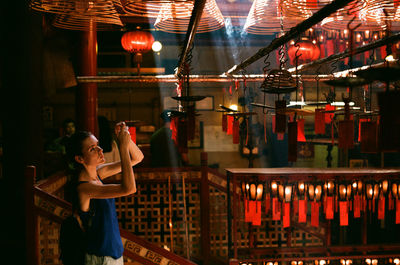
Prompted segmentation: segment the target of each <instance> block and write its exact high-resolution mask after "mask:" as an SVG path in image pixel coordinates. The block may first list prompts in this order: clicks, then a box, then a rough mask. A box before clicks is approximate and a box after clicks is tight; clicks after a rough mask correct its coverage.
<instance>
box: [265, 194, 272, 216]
mask: <svg viewBox="0 0 400 265" xmlns="http://www.w3.org/2000/svg"><path fill="white" fill-rule="evenodd" d="M270 211H271V197H269V195H266V196H265V214H269V212H270Z"/></svg>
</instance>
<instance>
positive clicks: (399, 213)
mask: <svg viewBox="0 0 400 265" xmlns="http://www.w3.org/2000/svg"><path fill="white" fill-rule="evenodd" d="M396 224H400V200H399V199H396Z"/></svg>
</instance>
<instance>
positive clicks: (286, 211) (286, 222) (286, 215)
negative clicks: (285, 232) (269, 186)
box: [282, 202, 290, 228]
mask: <svg viewBox="0 0 400 265" xmlns="http://www.w3.org/2000/svg"><path fill="white" fill-rule="evenodd" d="M282 208H283V228H286V227H289V226H290V202H282Z"/></svg>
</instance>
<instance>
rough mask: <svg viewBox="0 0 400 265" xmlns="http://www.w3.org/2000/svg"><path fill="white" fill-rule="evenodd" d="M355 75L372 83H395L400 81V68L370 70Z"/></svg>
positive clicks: (360, 71)
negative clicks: (375, 81)
mask: <svg viewBox="0 0 400 265" xmlns="http://www.w3.org/2000/svg"><path fill="white" fill-rule="evenodd" d="M354 74H355V75H357V76H360V77H362V78H364V79H368V80H370V81H374V80H377V81H382V82H393V81H398V80H400V67H381V68H368V69H365V70H359V71H357V72H354Z"/></svg>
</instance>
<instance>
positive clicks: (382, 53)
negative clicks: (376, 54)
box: [380, 45, 387, 60]
mask: <svg viewBox="0 0 400 265" xmlns="http://www.w3.org/2000/svg"><path fill="white" fill-rule="evenodd" d="M380 51H381V58H382V59H383V60H384V59H385V58H386V55H387V53H386V45H383V46H381V48H380Z"/></svg>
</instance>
